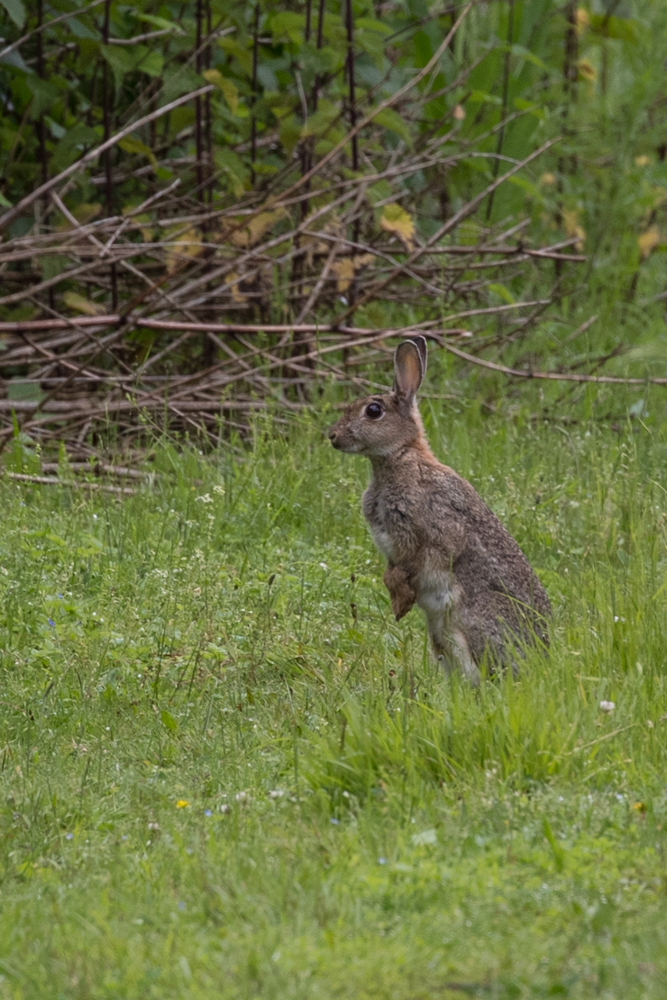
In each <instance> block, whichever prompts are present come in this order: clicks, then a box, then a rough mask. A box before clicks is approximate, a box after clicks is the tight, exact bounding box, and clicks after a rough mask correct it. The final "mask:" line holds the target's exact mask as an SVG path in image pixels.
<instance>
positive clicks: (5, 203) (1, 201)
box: [0, 191, 12, 208]
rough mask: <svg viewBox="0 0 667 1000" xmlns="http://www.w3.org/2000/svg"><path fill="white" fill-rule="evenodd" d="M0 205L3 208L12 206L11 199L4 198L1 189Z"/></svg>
mask: <svg viewBox="0 0 667 1000" xmlns="http://www.w3.org/2000/svg"><path fill="white" fill-rule="evenodd" d="M0 205H2V207H3V208H11V207H12V203H11V201H7V199H6V198H5V196H4V194H3V193H2V191H0Z"/></svg>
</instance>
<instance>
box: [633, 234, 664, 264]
mask: <svg viewBox="0 0 667 1000" xmlns="http://www.w3.org/2000/svg"><path fill="white" fill-rule="evenodd" d="M659 242H660V230H659V229H658V227H657V226H651V227H650V229H647V230H646V232H645V233H642V234H641V236H639V237H638V238H637V243H638V244H639V252H640V253H641V255H642V260H644V259H645V258H646V257H648V255H649V254H650V253H651V251H652V250H654V249H655V248H656V247H657V245H658V243H659Z"/></svg>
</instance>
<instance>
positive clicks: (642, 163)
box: [635, 154, 651, 167]
mask: <svg viewBox="0 0 667 1000" xmlns="http://www.w3.org/2000/svg"><path fill="white" fill-rule="evenodd" d="M650 162H651V161H650V159H649V157H648V156H646V154H644V155H643V156H635V163H636V164H637V166H638V167H648V165H649V163H650Z"/></svg>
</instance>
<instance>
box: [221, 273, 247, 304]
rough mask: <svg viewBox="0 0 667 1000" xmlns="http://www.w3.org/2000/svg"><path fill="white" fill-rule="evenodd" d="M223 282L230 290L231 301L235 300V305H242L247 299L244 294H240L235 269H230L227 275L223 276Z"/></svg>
mask: <svg viewBox="0 0 667 1000" xmlns="http://www.w3.org/2000/svg"><path fill="white" fill-rule="evenodd" d="M225 284H226V285H229V291H230V292H231V296H232V302H235V303H236V305H238V306H242V305H243V304H244V303H245V302H247V301H248V300H247V298H246V297H245V295H242V294H241V290H240V289H239V276H238V274H237V273H236V271H232V272H231V273H230V274H228V275H227V277H226V278H225Z"/></svg>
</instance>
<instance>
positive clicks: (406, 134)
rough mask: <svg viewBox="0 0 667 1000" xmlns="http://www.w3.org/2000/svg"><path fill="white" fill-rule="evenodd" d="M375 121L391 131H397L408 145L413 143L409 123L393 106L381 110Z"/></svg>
mask: <svg viewBox="0 0 667 1000" xmlns="http://www.w3.org/2000/svg"><path fill="white" fill-rule="evenodd" d="M375 121H376V122H377V124H378V125H382V126H383V127H384V128H386V129H389V131H390V132H395V133H396V135H397V136H399V138H401V139H403V141H404V142H406V143H407V145H408V146H411V145H412V133H411V132H410V129H409V127H408V125H407V124H406V122H405V121H404V120H403V118H401V116H400V115H399V114H398V112H397V111H394V109H393V108H385V109H384V110H383V111H380V113H379V114H377V115H376V116H375Z"/></svg>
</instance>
